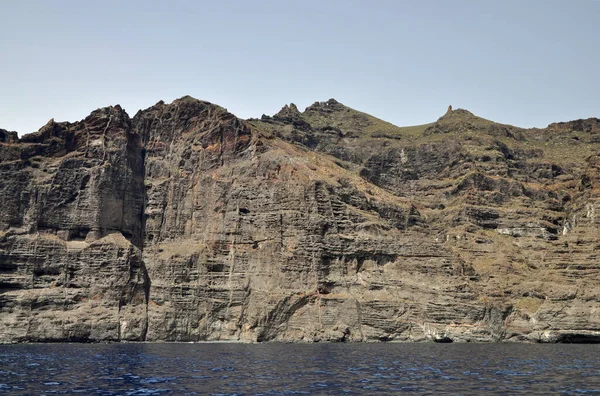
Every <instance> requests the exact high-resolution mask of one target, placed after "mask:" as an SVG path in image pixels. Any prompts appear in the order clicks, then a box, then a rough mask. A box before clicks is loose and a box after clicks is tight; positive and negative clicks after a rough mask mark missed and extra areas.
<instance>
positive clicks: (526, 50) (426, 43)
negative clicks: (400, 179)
mask: <svg viewBox="0 0 600 396" xmlns="http://www.w3.org/2000/svg"><path fill="white" fill-rule="evenodd" d="M599 20H600V1H599V0H502V1H499V0H453V1H449V0H303V1H281V0H252V1H246V0H239V1H234V0H229V1H227V0H222V1H217V0H211V1H203V0H190V1H184V0H172V1H154V0H143V1H142V0H140V1H137V0H118V1H117V0H103V1H81V0H39V1H33V0H19V1H15V0H0V128H4V129H8V130H16V131H18V132H19V133H20V134H23V133H29V132H33V131H36V130H38V129H39V128H40V127H41V126H42V125H44V124H45V123H46V122H47V121H48V120H49V119H50V118H54V119H55V120H57V121H77V120H80V119H83V118H84V117H85V116H87V115H88V114H89V113H90V112H91V111H92V110H94V109H97V108H100V107H104V106H108V105H115V104H120V105H121V106H122V107H123V108H125V110H126V111H127V112H128V113H129V114H130V115H131V116H133V115H134V114H135V113H136V112H137V111H138V110H139V109H143V108H147V107H150V106H152V105H153V104H155V103H156V102H158V101H159V100H164V101H165V102H171V101H172V100H174V99H176V98H178V97H181V96H184V95H191V96H193V97H196V98H198V99H203V100H207V101H210V102H213V103H216V104H219V105H221V106H223V107H225V108H227V109H228V110H229V111H230V112H232V113H234V114H236V115H237V116H238V117H241V118H250V117H260V116H261V115H262V114H268V115H272V114H274V113H276V112H277V111H278V110H279V109H280V108H281V107H283V105H284V104H287V103H290V102H293V103H295V104H296V105H298V107H299V108H300V109H301V110H302V109H304V108H305V107H307V106H309V105H311V104H312V103H314V102H316V101H325V100H328V99H329V98H335V99H337V100H338V101H339V102H342V103H344V104H345V105H347V106H350V107H352V108H355V109H357V110H360V111H364V112H366V113H369V114H372V115H374V116H376V117H379V118H382V119H384V120H386V121H390V122H392V123H394V124H396V125H400V126H404V125H417V124H424V123H428V122H432V121H435V120H436V119H437V118H438V117H440V116H441V115H443V114H444V113H445V111H446V109H447V107H448V105H452V106H453V107H454V108H465V109H468V110H470V111H472V112H473V113H475V114H477V115H479V116H481V117H484V118H488V119H491V120H494V121H498V122H503V123H509V124H513V125H518V126H523V127H544V126H546V125H547V124H549V123H551V122H555V121H568V120H573V119H578V118H589V117H600V67H599V65H600V23H598V21H599Z"/></svg>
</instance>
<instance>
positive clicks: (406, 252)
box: [0, 96, 600, 342]
mask: <svg viewBox="0 0 600 396" xmlns="http://www.w3.org/2000/svg"><path fill="white" fill-rule="evenodd" d="M598 125H599V122H598V119H596V118H590V119H587V120H575V121H570V122H565V123H553V124H550V125H549V126H548V127H547V128H543V129H535V128H533V129H526V128H518V127H514V126H511V125H505V124H498V123H494V122H492V121H489V120H485V119H482V118H480V117H477V116H475V115H473V114H472V113H470V112H468V111H466V110H462V109H456V110H451V111H448V112H447V113H446V114H444V115H442V116H441V117H440V118H439V119H438V120H436V121H434V122H432V123H430V124H425V125H421V126H415V127H397V126H395V125H393V124H390V123H387V122H385V121H382V120H380V119H378V118H376V117H373V116H370V115H368V114H365V113H362V112H360V111H357V110H354V109H351V108H349V107H347V106H344V105H343V104H341V103H339V102H337V101H336V100H334V99H330V100H328V101H325V102H315V103H314V104H313V105H311V106H308V107H307V108H306V109H305V111H304V112H300V111H299V110H298V108H297V107H296V106H295V105H293V104H290V105H286V106H284V107H283V108H282V110H281V111H279V112H278V113H276V114H274V115H273V116H272V117H270V116H263V117H262V118H261V119H248V120H241V119H239V118H237V117H235V116H234V115H233V114H231V113H229V112H227V110H226V109H224V108H223V107H220V106H218V105H214V104H211V103H209V102H206V101H200V100H197V99H194V98H192V97H189V96H184V97H182V98H180V99H176V100H175V101H173V102H172V103H168V104H167V103H165V102H163V101H159V102H158V103H156V104H155V105H154V106H151V107H149V108H147V109H145V110H140V111H138V112H137V113H136V114H135V115H134V116H133V117H130V116H129V115H128V114H127V113H126V112H125V110H123V109H122V108H121V106H119V105H115V106H109V107H105V108H101V109H97V110H95V111H93V112H92V113H91V114H90V115H89V116H88V117H86V118H84V119H83V120H81V121H78V122H74V123H70V122H55V121H54V120H50V121H49V122H48V123H47V124H46V125H45V126H43V127H42V128H40V130H39V131H38V132H34V133H32V134H27V135H24V136H22V137H21V138H18V139H17V138H16V133H10V132H7V131H4V130H0V180H3V182H2V183H0V198H1V199H2V202H4V207H3V209H2V211H1V212H0V318H2V321H0V323H1V324H0V341H2V342H19V341H21V342H23V341H107V340H113V341H122V340H123V341H201V340H235V341H250V342H256V341H301V342H314V341H374V340H381V341H387V340H398V341H424V340H432V341H444V342H446V341H457V342H461V341H522V342H597V341H599V340H600V332H599V329H600V294H598V290H600V289H599V288H598V286H600V285H599V284H598V282H599V281H598V279H600V278H599V277H598V275H599V270H600V267H598V265H597V261H598V258H599V257H600V253H599V252H600V240H598V238H597V235H598V226H599V224H600V219H599V217H598V215H597V214H598V213H600V212H599V210H600V187H599V186H600V179H599V178H598V175H599V174H600V172H599V171H600V168H599V166H600V165H599V164H600V139H598V137H599V134H600V132H599V129H598Z"/></svg>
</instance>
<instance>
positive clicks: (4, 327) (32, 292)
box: [0, 106, 150, 342]
mask: <svg viewBox="0 0 600 396" xmlns="http://www.w3.org/2000/svg"><path fill="white" fill-rule="evenodd" d="M0 152H2V153H3V154H4V155H2V158H3V161H2V163H0V180H2V181H1V182H0V199H1V201H2V210H1V211H0V317H2V321H0V323H1V324H0V329H1V331H0V341H4V342H9V341H59V340H68V341H87V340H98V341H101V340H143V339H145V337H146V335H145V334H146V329H147V315H146V307H147V294H148V291H149V286H150V284H149V280H148V277H147V273H146V269H145V267H144V263H143V261H142V255H141V250H140V249H141V247H142V239H143V227H144V225H143V208H144V199H145V198H144V197H145V196H144V185H143V173H142V172H143V169H144V165H143V161H144V158H143V154H142V152H143V151H142V145H141V141H140V139H139V136H138V135H135V134H133V133H132V131H131V121H130V119H129V116H128V115H127V113H125V112H124V111H123V110H122V109H121V108H120V107H118V106H116V107H110V108H106V109H102V110H97V111H95V112H93V113H92V114H91V115H90V116H89V117H88V118H86V119H85V120H83V121H81V122H78V123H75V124H69V123H56V122H54V120H51V121H50V122H49V123H48V124H47V125H46V126H44V127H43V128H42V129H40V131H39V132H37V133H34V134H30V135H26V136H24V137H23V138H22V139H21V141H20V142H19V143H18V144H15V143H12V144H8V145H7V144H5V145H0Z"/></svg>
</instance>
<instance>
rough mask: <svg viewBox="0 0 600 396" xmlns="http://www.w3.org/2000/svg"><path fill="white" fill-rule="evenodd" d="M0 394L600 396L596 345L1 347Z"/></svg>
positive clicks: (599, 352)
mask: <svg viewBox="0 0 600 396" xmlns="http://www.w3.org/2000/svg"><path fill="white" fill-rule="evenodd" d="M2 393H6V394H27V395H37V394H39V395H53V394H78V393H79V394H84V395H87V394H97V395H151V394H178V395H179V394H182V395H183V394H189V395H345V394H348V395H357V394H367V395H370V394H389V395H396V394H404V393H408V394H415V395H421V394H431V395H433V394H436V395H437V394H449V395H471V394H498V395H506V394H528V395H530V394H544V395H546V394H562V395H581V394H600V345H537V344H536V345H524V344H399V343H385V344H384V343H378V344H223V343H204V344H21V345H1V346H0V394H2Z"/></svg>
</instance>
